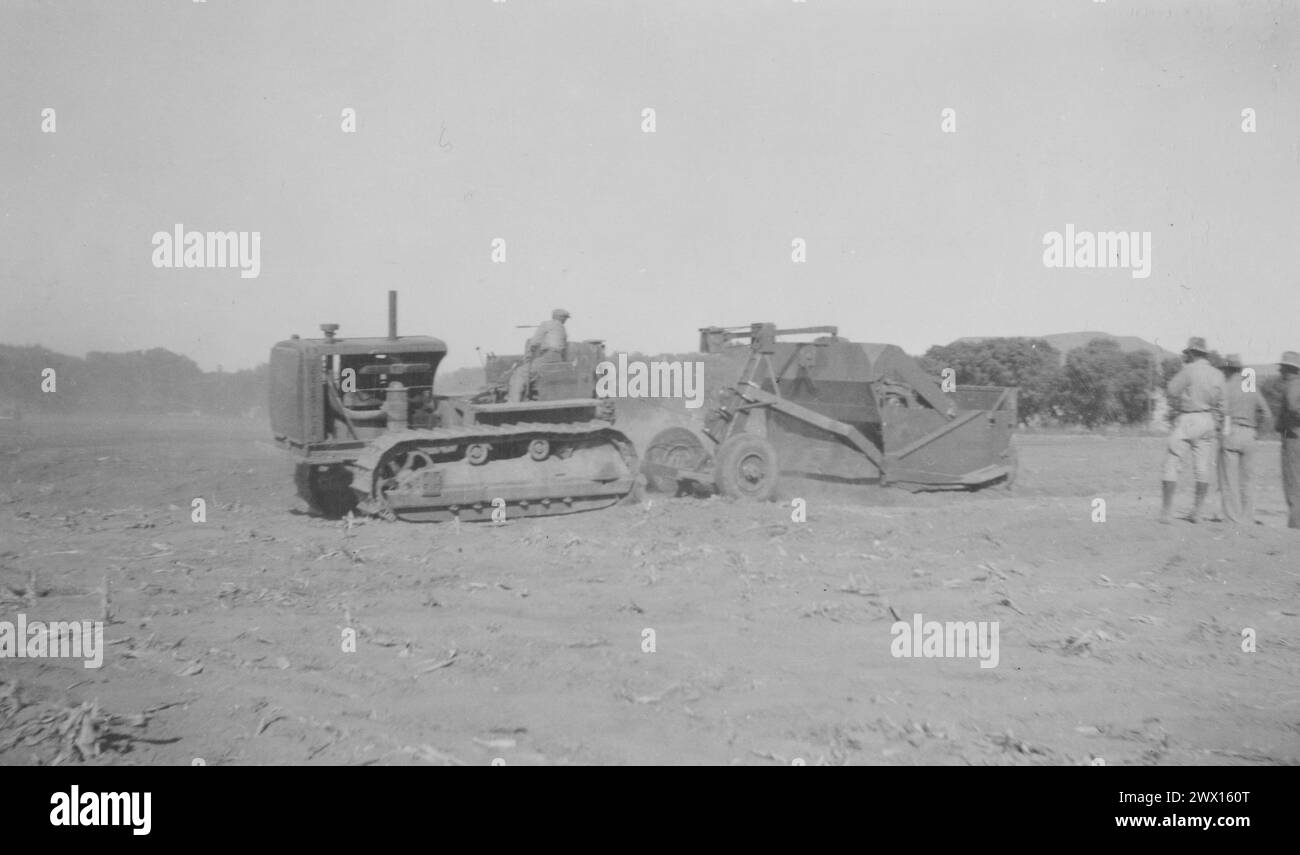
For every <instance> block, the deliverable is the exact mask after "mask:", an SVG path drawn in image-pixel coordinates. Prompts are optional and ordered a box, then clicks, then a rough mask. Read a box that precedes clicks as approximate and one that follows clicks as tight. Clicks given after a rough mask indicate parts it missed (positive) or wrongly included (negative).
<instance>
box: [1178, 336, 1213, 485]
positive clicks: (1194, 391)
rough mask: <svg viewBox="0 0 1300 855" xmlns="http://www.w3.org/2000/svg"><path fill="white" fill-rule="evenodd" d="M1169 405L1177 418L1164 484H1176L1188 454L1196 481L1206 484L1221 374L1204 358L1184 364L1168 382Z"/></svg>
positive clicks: (1211, 456) (1211, 463)
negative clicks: (1175, 409)
mask: <svg viewBox="0 0 1300 855" xmlns="http://www.w3.org/2000/svg"><path fill="white" fill-rule="evenodd" d="M1167 392H1168V394H1169V402H1170V405H1171V406H1174V407H1175V408H1177V410H1178V412H1179V415H1178V418H1177V420H1176V421H1175V422H1174V429H1173V430H1172V431H1171V432H1170V434H1169V444H1168V446H1167V448H1166V451H1167V453H1166V454H1165V471H1164V480H1165V481H1177V480H1178V472H1179V470H1180V469H1182V467H1183V462H1184V461H1185V460H1186V458H1187V456H1188V454H1191V456H1192V470H1193V472H1194V473H1195V475H1196V480H1197V481H1198V482H1200V483H1203V484H1204V483H1208V482H1209V480H1210V470H1211V469H1212V468H1213V466H1214V440H1215V433H1216V417H1217V414H1218V413H1221V412H1222V411H1223V375H1222V374H1221V373H1220V372H1219V370H1218V369H1217V368H1215V367H1214V366H1213V365H1211V364H1210V363H1209V361H1208V360H1207V359H1205V358H1204V357H1198V358H1196V359H1194V360H1192V361H1191V362H1189V363H1187V364H1186V365H1184V366H1183V367H1182V369H1181V370H1180V371H1179V372H1178V373H1177V374H1176V375H1174V378H1173V379H1172V380H1170V381H1169V388H1168V390H1167Z"/></svg>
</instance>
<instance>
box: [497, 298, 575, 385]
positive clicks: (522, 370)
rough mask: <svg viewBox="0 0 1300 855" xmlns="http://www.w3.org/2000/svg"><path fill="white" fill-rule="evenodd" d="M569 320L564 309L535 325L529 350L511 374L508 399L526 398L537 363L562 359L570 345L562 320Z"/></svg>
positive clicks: (535, 376) (533, 379)
mask: <svg viewBox="0 0 1300 855" xmlns="http://www.w3.org/2000/svg"><path fill="white" fill-rule="evenodd" d="M568 319H569V313H568V311H567V310H565V309H556V310H555V311H553V312H551V319H550V320H549V321H543V322H542V323H540V324H538V326H537V329H536V330H535V331H534V332H533V335H532V337H531V338H530V339H528V352H527V353H525V354H524V361H523V362H522V363H521V364H520V365H519V366H518V367H516V368H515V370H514V372H513V373H511V375H510V386H509V394H508V396H507V397H508V400H510V401H511V402H512V403H518V402H520V401H522V400H524V399H525V398H526V397H527V394H528V390H529V388H531V387H532V385H533V383H535V382H536V381H537V368H536V366H538V365H541V364H543V363H547V362H564V360H565V356H566V351H567V349H568V345H569V336H568V334H567V333H566V332H565V330H564V322H565V321H567V320H568Z"/></svg>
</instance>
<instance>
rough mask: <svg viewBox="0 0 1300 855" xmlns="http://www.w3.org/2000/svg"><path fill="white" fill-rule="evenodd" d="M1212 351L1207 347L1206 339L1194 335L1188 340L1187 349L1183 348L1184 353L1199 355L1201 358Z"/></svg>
mask: <svg viewBox="0 0 1300 855" xmlns="http://www.w3.org/2000/svg"><path fill="white" fill-rule="evenodd" d="M1209 352H1210V350H1209V348H1207V347H1206V346H1205V339H1203V338H1201V337H1200V336H1199V335H1194V336H1192V337H1191V338H1189V339H1188V340H1187V347H1184V348H1183V353H1199V354H1200V355H1201V356H1204V355H1205V354H1207V353H1209Z"/></svg>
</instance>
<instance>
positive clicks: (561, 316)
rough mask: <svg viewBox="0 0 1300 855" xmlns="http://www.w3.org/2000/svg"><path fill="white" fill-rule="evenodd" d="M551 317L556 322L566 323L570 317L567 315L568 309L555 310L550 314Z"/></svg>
mask: <svg viewBox="0 0 1300 855" xmlns="http://www.w3.org/2000/svg"><path fill="white" fill-rule="evenodd" d="M551 317H552V318H554V319H555V320H557V321H566V320H568V319H569V317H570V315H569V310H568V309H556V310H555V311H554V312H551Z"/></svg>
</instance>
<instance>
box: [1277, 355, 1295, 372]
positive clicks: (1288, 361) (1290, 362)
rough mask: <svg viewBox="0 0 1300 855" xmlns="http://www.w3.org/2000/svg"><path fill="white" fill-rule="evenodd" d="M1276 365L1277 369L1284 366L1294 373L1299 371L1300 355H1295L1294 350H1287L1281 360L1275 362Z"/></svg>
mask: <svg viewBox="0 0 1300 855" xmlns="http://www.w3.org/2000/svg"><path fill="white" fill-rule="evenodd" d="M1277 365H1278V367H1279V368H1281V367H1282V366H1283V365H1286V366H1288V367H1290V368H1294V369H1295V370H1296V371H1300V353H1296V352H1295V351H1294V350H1288V351H1287V352H1286V353H1284V354H1282V358H1281V359H1279V360H1278V361H1277Z"/></svg>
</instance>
